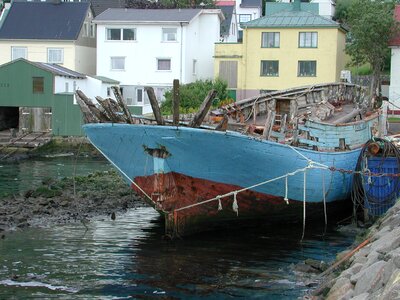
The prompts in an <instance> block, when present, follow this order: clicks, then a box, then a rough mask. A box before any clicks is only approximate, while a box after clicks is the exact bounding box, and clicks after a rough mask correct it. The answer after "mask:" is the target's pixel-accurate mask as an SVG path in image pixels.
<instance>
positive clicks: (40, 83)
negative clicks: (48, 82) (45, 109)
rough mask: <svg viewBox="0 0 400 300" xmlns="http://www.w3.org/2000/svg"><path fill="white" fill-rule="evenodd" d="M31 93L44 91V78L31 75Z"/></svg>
mask: <svg viewBox="0 0 400 300" xmlns="http://www.w3.org/2000/svg"><path fill="white" fill-rule="evenodd" d="M32 83H33V89H32V91H33V93H34V94H41V93H43V92H44V78H43V77H33V78H32Z"/></svg>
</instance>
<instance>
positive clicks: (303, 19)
mask: <svg viewBox="0 0 400 300" xmlns="http://www.w3.org/2000/svg"><path fill="white" fill-rule="evenodd" d="M240 26H241V27H242V28H321V27H327V28H329V27H337V28H342V27H341V25H340V24H339V23H337V22H335V21H333V20H331V19H328V18H325V17H322V16H320V15H317V14H313V13H311V12H308V11H302V10H287V11H280V12H277V13H275V14H273V15H270V16H265V17H262V18H258V19H255V20H252V21H249V22H246V23H241V24H240ZM342 29H343V28H342ZM343 30H344V29H343Z"/></svg>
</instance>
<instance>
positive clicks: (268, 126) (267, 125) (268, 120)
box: [263, 110, 273, 139]
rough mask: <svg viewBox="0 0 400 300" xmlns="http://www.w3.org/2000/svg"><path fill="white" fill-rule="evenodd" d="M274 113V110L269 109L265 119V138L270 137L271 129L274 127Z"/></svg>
mask: <svg viewBox="0 0 400 300" xmlns="http://www.w3.org/2000/svg"><path fill="white" fill-rule="evenodd" d="M272 114H273V112H272V111H271V110H269V111H268V113H267V118H266V120H265V125H264V131H263V137H264V138H265V139H268V137H269V133H270V130H271V128H272V124H271V120H272Z"/></svg>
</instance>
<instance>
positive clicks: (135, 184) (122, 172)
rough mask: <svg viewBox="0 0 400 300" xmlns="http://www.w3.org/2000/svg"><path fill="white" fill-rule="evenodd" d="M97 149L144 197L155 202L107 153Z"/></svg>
mask: <svg viewBox="0 0 400 300" xmlns="http://www.w3.org/2000/svg"><path fill="white" fill-rule="evenodd" d="M88 140H89V141H90V143H91V144H92V145H94V143H92V141H91V140H90V139H89V137H88ZM95 148H96V149H97V150H98V151H99V152H100V153H101V154H103V156H104V157H105V158H106V159H107V160H108V161H109V162H110V163H111V164H112V165H113V166H114V167H115V168H116V169H117V170H118V171H119V172H120V173H121V174H122V175H124V176H125V178H126V179H128V180H129V181H130V182H131V183H132V184H133V185H134V186H136V187H137V188H138V189H139V190H140V191H141V192H142V193H143V195H145V196H146V197H147V198H149V200H151V201H153V199H152V198H151V197H150V196H149V195H148V194H147V193H146V192H145V191H144V190H143V189H142V188H141V187H140V186H139V185H138V184H137V183H136V182H134V181H133V180H132V179H131V178H130V177H129V176H128V175H127V174H126V173H125V172H124V171H122V170H121V169H120V168H119V167H118V166H117V165H116V164H115V163H114V162H113V161H112V160H111V159H109V158H108V156H107V155H105V153H104V152H103V151H101V150H100V149H99V148H97V147H96V146H95Z"/></svg>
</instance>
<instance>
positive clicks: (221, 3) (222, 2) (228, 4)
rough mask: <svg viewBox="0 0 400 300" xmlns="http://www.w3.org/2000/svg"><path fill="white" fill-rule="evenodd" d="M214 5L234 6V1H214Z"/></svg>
mask: <svg viewBox="0 0 400 300" xmlns="http://www.w3.org/2000/svg"><path fill="white" fill-rule="evenodd" d="M215 5H216V6H235V1H215Z"/></svg>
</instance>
